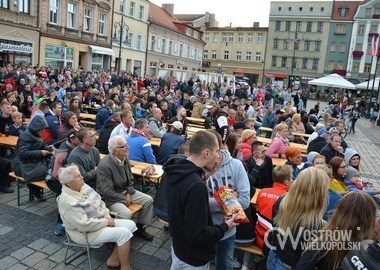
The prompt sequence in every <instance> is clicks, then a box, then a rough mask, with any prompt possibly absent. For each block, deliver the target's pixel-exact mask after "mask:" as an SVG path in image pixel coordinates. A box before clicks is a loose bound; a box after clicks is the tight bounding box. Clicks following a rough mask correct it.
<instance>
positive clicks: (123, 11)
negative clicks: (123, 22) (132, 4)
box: [120, 0, 127, 14]
mask: <svg viewBox="0 0 380 270" xmlns="http://www.w3.org/2000/svg"><path fill="white" fill-rule="evenodd" d="M126 2H127V1H126V0H120V13H123V14H124V13H125V10H126V9H125V6H126V4H127V3H126Z"/></svg>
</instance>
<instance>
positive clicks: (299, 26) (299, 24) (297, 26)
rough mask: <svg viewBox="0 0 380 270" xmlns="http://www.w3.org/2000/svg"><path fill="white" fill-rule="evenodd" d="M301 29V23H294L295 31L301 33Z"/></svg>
mask: <svg viewBox="0 0 380 270" xmlns="http://www.w3.org/2000/svg"><path fill="white" fill-rule="evenodd" d="M301 28H302V22H300V21H298V22H296V31H298V32H299V31H301Z"/></svg>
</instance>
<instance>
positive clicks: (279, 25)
mask: <svg viewBox="0 0 380 270" xmlns="http://www.w3.org/2000/svg"><path fill="white" fill-rule="evenodd" d="M280 30H281V21H276V28H275V31H280Z"/></svg>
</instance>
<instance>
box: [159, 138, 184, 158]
mask: <svg viewBox="0 0 380 270" xmlns="http://www.w3.org/2000/svg"><path fill="white" fill-rule="evenodd" d="M183 143H185V139H184V138H183V137H182V136H181V135H179V134H177V133H174V132H168V133H165V134H164V136H162V138H161V145H160V150H159V152H158V156H157V162H158V164H164V163H166V161H167V160H168V159H169V156H170V155H173V154H177V152H178V148H179V146H180V145H181V144H183Z"/></svg>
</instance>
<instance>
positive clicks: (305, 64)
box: [302, 58, 308, 69]
mask: <svg viewBox="0 0 380 270" xmlns="http://www.w3.org/2000/svg"><path fill="white" fill-rule="evenodd" d="M307 60H308V59H307V58H303V59H302V69H307Z"/></svg>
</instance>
